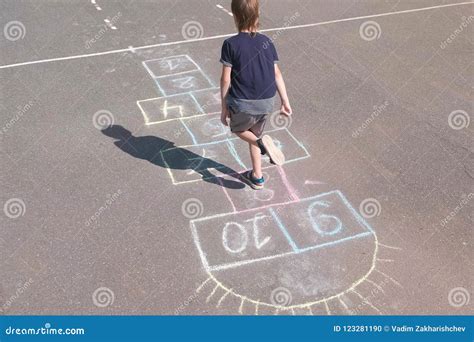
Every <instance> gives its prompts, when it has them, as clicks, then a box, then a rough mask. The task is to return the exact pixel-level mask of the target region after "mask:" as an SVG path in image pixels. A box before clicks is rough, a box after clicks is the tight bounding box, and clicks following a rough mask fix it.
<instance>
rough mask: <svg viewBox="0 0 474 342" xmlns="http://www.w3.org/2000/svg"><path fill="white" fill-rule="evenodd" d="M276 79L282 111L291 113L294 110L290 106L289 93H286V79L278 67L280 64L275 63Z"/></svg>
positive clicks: (287, 113)
mask: <svg viewBox="0 0 474 342" xmlns="http://www.w3.org/2000/svg"><path fill="white" fill-rule="evenodd" d="M275 81H276V86H277V90H278V94H279V95H280V98H281V113H283V114H285V115H291V114H292V113H293V112H292V110H291V106H290V100H289V99H288V94H287V93H286V86H285V81H284V80H283V75H282V73H281V71H280V68H279V67H278V64H275Z"/></svg>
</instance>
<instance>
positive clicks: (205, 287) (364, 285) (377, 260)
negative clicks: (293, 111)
mask: <svg viewBox="0 0 474 342" xmlns="http://www.w3.org/2000/svg"><path fill="white" fill-rule="evenodd" d="M334 193H336V194H337V195H338V196H340V197H341V198H343V197H342V194H340V193H339V192H337V191H336V192H331V193H329V194H334ZM326 195H328V194H321V195H318V196H315V198H311V199H310V201H313V200H315V199H317V198H318V197H322V196H326ZM304 201H305V200H303V202H304ZM332 202H333V199H331V198H330V197H329V202H325V203H332ZM343 202H344V201H343ZM313 203H314V202H313ZM346 205H347V203H346ZM348 208H349V210H351V209H352V207H351V206H350V205H349V206H348ZM272 211H273V212H274V213H275V212H278V208H275V206H274V208H272ZM351 213H352V214H353V215H354V216H355V217H356V219H357V220H358V219H359V216H358V214H357V213H355V212H352V211H351ZM259 215H260V213H259ZM341 217H342V216H341ZM344 220H345V221H346V222H347V220H348V219H347V218H344ZM197 221H198V222H192V223H191V224H192V226H193V235H194V238H195V242H196V244H197V246H198V250H199V252H200V254H201V258H202V260H203V264H204V268H205V269H206V272H207V275H208V278H207V279H206V280H205V281H204V282H203V283H202V284H201V285H200V286H199V287H198V288H197V289H196V292H197V293H199V294H203V295H205V296H206V302H207V303H212V304H214V305H215V307H216V308H220V307H223V306H224V305H225V304H226V302H229V303H232V305H235V303H236V301H237V302H238V305H236V310H237V312H238V313H239V314H246V315H249V314H250V315H253V314H255V315H258V314H260V313H261V312H262V311H264V312H265V313H266V314H268V312H269V310H270V311H272V312H273V313H274V314H283V315H296V314H298V315H301V314H306V315H314V314H327V315H331V314H334V313H335V312H336V313H341V312H342V313H344V314H357V313H358V311H360V310H361V308H363V309H364V310H366V311H367V310H369V311H370V312H373V313H375V314H383V312H382V310H381V309H380V308H378V307H377V306H376V304H374V303H373V302H374V301H375V300H376V299H377V297H378V296H383V295H385V294H386V291H385V288H386V287H387V284H389V283H392V284H393V285H394V286H397V287H402V285H401V284H400V283H399V282H398V281H397V280H395V279H394V278H392V277H391V276H389V275H388V274H387V272H389V271H387V270H386V267H387V262H390V263H391V262H393V260H395V258H396V253H398V252H399V251H401V249H400V248H398V247H394V246H389V245H387V244H383V243H380V242H379V240H378V237H377V234H376V233H375V231H373V230H372V229H371V228H370V226H368V225H367V227H368V228H369V229H370V230H369V233H368V235H367V234H358V235H355V236H356V237H358V236H362V237H363V238H367V237H369V238H371V239H372V240H371V241H373V245H374V248H373V254H372V255H371V257H370V258H369V259H370V260H367V261H368V262H367V264H368V265H369V264H370V267H369V268H368V270H367V271H366V272H365V273H363V274H361V275H360V277H357V279H355V280H354V281H353V282H352V283H350V284H348V286H347V287H346V288H345V289H343V290H341V291H339V292H337V293H334V294H332V295H329V296H325V297H322V298H321V296H319V297H318V296H315V297H318V298H315V299H314V300H311V299H310V300H304V301H301V300H298V299H299V298H293V299H294V300H295V303H294V304H286V305H279V304H278V303H274V302H273V301H269V300H268V297H269V296H268V295H267V296H256V295H255V293H248V294H247V293H245V292H246V291H245V289H244V290H242V289H240V290H237V289H236V288H235V287H234V286H232V285H230V284H231V283H232V282H229V281H226V280H222V279H221V274H220V273H219V272H220V271H222V270H224V271H226V270H229V269H231V270H232V269H233V268H234V267H236V268H240V267H245V266H248V265H249V264H251V263H253V262H258V263H260V262H263V263H265V262H271V261H273V260H274V258H284V257H287V256H288V255H293V254H294V255H296V256H298V254H302V253H305V252H307V251H312V250H315V249H319V247H320V246H323V247H324V248H330V247H334V246H338V247H339V246H340V245H343V244H344V243H347V242H348V241H351V239H352V237H350V238H344V239H341V240H342V242H341V244H340V245H339V244H336V243H335V242H331V243H330V244H322V245H320V246H313V247H310V248H304V249H302V248H300V247H298V246H296V247H295V248H297V250H295V251H293V252H289V253H282V254H280V255H278V256H270V257H263V258H260V259H258V260H256V261H255V260H251V261H244V262H242V261H240V262H238V263H227V264H225V263H224V264H221V265H213V262H212V259H213V257H212V256H209V255H206V253H205V252H204V251H203V250H202V247H203V246H205V243H203V244H202V241H200V240H199V236H198V234H197V231H198V227H201V228H200V229H202V231H201V233H202V235H201V238H202V239H205V238H206V237H205V236H206V235H205V229H204V228H202V226H199V220H197ZM204 221H205V220H204ZM255 222H256V221H255ZM333 222H335V221H333ZM360 222H363V223H365V221H363V220H362V221H360ZM212 223H215V221H212ZM280 223H281V222H280ZM196 224H197V226H196ZM214 227H215V225H214ZM254 228H255V227H254ZM321 232H322V231H319V233H321ZM286 233H287V234H288V235H291V234H289V233H288V231H286ZM247 242H248V239H247V240H246V243H247ZM387 260H390V261H387ZM369 261H370V262H369ZM268 291H270V290H268ZM368 292H369V294H367V293H368ZM232 297H234V298H236V300H232V301H230V300H229V298H232Z"/></svg>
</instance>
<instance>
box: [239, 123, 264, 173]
mask: <svg viewBox="0 0 474 342" xmlns="http://www.w3.org/2000/svg"><path fill="white" fill-rule="evenodd" d="M236 134H237V136H238V137H239V138H240V139H242V140H244V141H246V142H248V143H249V149H250V158H251V160H252V166H253V175H254V177H256V178H262V156H261V153H260V147H259V146H258V144H257V139H258V138H257V136H256V135H255V134H253V133H252V132H250V131H245V132H237V133H236Z"/></svg>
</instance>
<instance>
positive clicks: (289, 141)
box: [235, 128, 310, 168]
mask: <svg viewBox="0 0 474 342" xmlns="http://www.w3.org/2000/svg"><path fill="white" fill-rule="evenodd" d="M265 134H268V135H270V136H271V137H272V139H273V141H274V142H275V144H276V145H277V146H278V147H279V148H280V149H281V150H282V151H283V153H284V154H285V158H286V162H285V163H292V162H295V161H298V160H302V159H306V158H308V157H309V156H310V155H309V153H308V151H307V150H306V148H305V147H304V146H303V144H302V143H301V142H299V141H298V140H297V139H296V138H295V137H294V136H293V134H291V133H290V131H289V130H288V129H287V128H279V129H275V130H268V131H265ZM235 148H236V151H237V158H239V159H240V160H244V161H248V163H250V160H249V158H250V157H249V149H248V145H247V144H246V143H237V142H236V143H235ZM262 164H263V165H267V167H273V166H270V164H269V159H268V157H267V156H263V157H262ZM264 168H265V167H264Z"/></svg>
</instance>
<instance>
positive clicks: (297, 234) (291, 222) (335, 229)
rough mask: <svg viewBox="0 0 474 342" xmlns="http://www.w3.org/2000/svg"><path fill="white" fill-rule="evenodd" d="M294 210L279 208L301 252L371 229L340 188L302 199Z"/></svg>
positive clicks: (285, 225)
mask: <svg viewBox="0 0 474 342" xmlns="http://www.w3.org/2000/svg"><path fill="white" fill-rule="evenodd" d="M290 207H291V212H289V211H287V210H286V208H284V207H282V206H279V207H277V208H276V209H275V211H276V213H277V214H278V215H279V217H280V223H281V225H282V226H284V227H285V229H286V231H287V232H288V234H289V235H290V236H291V238H292V239H293V241H294V244H295V246H296V247H297V250H298V252H304V251H306V250H311V249H314V248H318V247H321V246H330V245H333V244H335V243H337V242H339V241H344V240H346V239H352V238H355V237H358V236H365V235H367V234H368V233H370V229H369V228H368V226H367V225H366V223H365V221H364V220H363V219H362V218H361V217H360V215H359V214H358V213H357V212H356V211H355V210H354V209H353V208H352V206H351V205H350V204H349V202H348V201H347V200H346V199H345V197H344V196H343V195H342V193H341V192H340V191H331V192H329V193H327V194H324V196H322V195H318V196H315V197H311V198H307V199H303V200H300V201H299V202H297V203H293V204H291V206H290Z"/></svg>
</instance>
